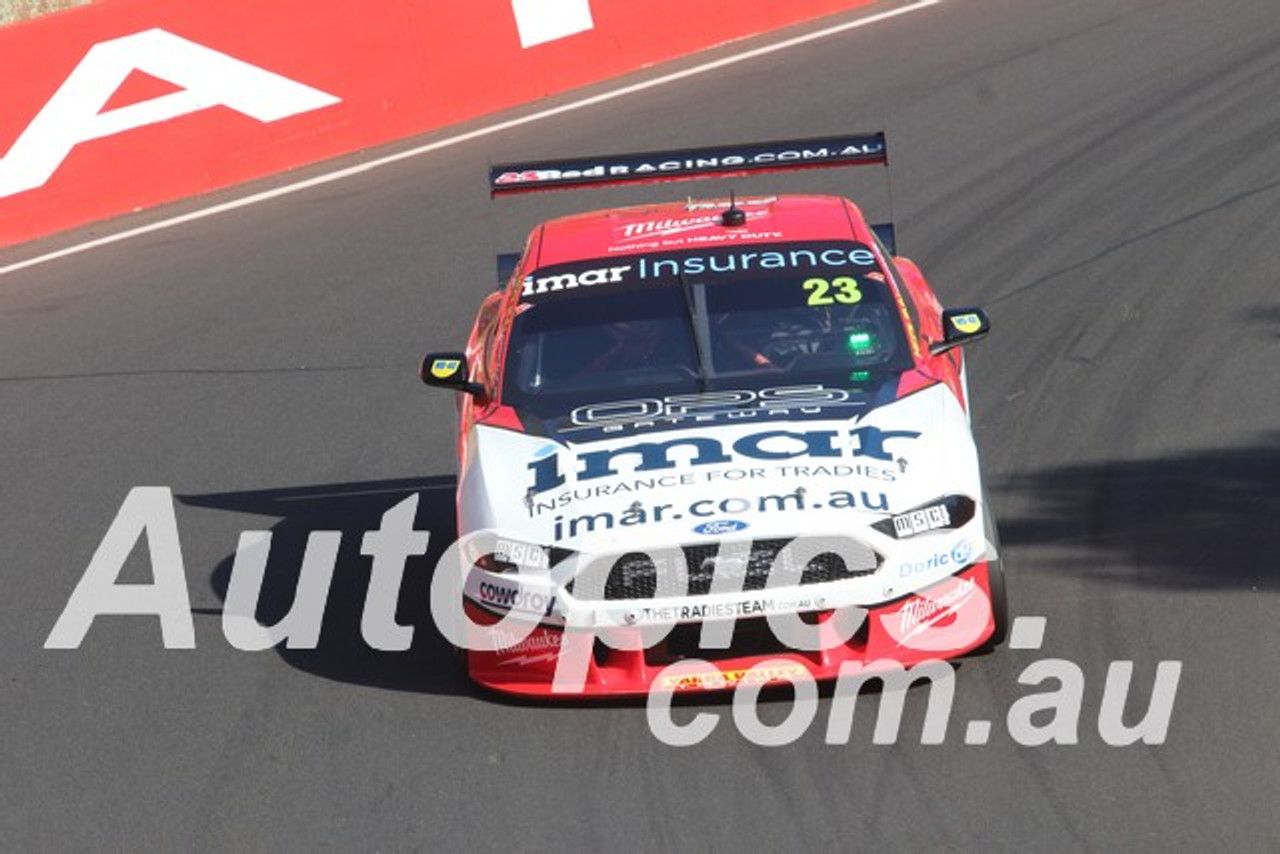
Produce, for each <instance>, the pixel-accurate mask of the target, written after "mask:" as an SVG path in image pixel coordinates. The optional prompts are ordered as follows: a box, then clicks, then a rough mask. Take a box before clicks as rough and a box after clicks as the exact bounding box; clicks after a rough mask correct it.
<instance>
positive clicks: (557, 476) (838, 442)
mask: <svg viewBox="0 0 1280 854" xmlns="http://www.w3.org/2000/svg"><path fill="white" fill-rule="evenodd" d="M919 435H920V433H919V432H917V431H915V430H881V429H880V428H879V427H871V426H866V427H858V428H855V429H853V430H849V431H848V437H849V438H851V439H853V440H854V441H853V442H852V443H851V444H850V446H849V447H847V448H846V447H843V446H844V445H845V444H846V442H847V440H846V438H845V436H844V434H842V433H841V432H840V431H838V430H805V431H795V430H764V431H761V432H758V433H749V434H747V435H745V436H742V437H740V438H738V439H737V440H736V441H734V442H733V445H732V447H731V448H730V449H729V450H730V451H732V453H729V452H728V451H726V449H725V443H724V442H722V441H721V440H720V439H718V438H716V437H714V436H688V437H685V438H680V439H671V440H669V441H666V442H636V443H633V444H630V445H621V446H619V447H616V448H609V449H606V450H600V451H587V452H585V453H580V454H578V455H577V462H578V470H577V471H576V472H574V473H573V474H574V478H575V479H576V480H577V481H584V480H595V479H597V478H601V477H612V476H614V475H618V474H621V472H620V471H619V470H618V469H617V468H615V467H614V463H615V461H616V460H618V458H620V457H621V458H624V459H630V460H633V461H635V460H638V462H636V464H635V466H634V467H633V468H632V471H637V472H645V471H660V470H662V469H671V468H675V467H676V466H677V465H678V464H679V462H680V461H682V459H683V458H685V457H688V456H689V450H692V451H693V456H692V457H691V458H689V459H688V465H691V466H707V465H717V464H723V463H732V462H734V461H735V460H738V459H747V460H765V461H769V462H777V461H780V460H792V459H796V458H797V457H825V458H839V457H843V456H846V454H847V455H848V456H851V457H870V458H871V459H875V460H892V459H893V455H892V454H891V453H890V452H889V450H888V448H886V444H887V443H888V442H890V441H892V440H895V439H897V440H908V439H915V438H916V437H918V436H919ZM677 448H680V449H684V453H683V454H681V455H679V457H678V458H677V457H676V455H675V454H674V453H673V452H674V451H675V450H676V449H677ZM528 469H529V470H530V471H531V472H533V484H532V487H531V490H532V493H533V494H534V495H536V494H538V493H541V492H546V491H547V490H548V489H555V488H556V487H558V486H562V485H564V483H565V479H566V478H565V475H564V473H562V472H561V471H560V455H559V454H548V455H547V456H545V457H542V458H541V459H537V460H534V461H533V462H531V463H529V465H528Z"/></svg>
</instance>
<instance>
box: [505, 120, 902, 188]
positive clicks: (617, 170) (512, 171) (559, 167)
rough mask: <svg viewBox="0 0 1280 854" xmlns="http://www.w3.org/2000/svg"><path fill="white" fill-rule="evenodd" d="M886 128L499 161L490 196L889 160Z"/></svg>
mask: <svg viewBox="0 0 1280 854" xmlns="http://www.w3.org/2000/svg"><path fill="white" fill-rule="evenodd" d="M888 162H889V154H888V148H887V147H886V144H885V137H884V133H883V132H877V133H870V134H848V135H844V136H823V137H812V138H809V139H789V140H778V141H775V142H755V143H748V144H745V145H728V146H711V147H709V148H684V149H676V150H672V151H645V152H636V153H632V154H613V155H602V156H599V157H580V158H568V159H563V160H542V161H535V162H529V163H499V164H497V165H496V166H492V167H490V169H489V194H490V195H491V196H505V195H513V194H516V193H531V192H537V191H540V190H568V189H578V188H585V187H608V186H616V185H619V184H648V183H656V182H662V181H692V180H697V179H700V178H734V177H743V176H746V175H752V174H756V173H763V172H785V171H790V170H794V169H823V168H830V167H836V166H864V165H868V164H878V163H882V164H886V165H887V164H888Z"/></svg>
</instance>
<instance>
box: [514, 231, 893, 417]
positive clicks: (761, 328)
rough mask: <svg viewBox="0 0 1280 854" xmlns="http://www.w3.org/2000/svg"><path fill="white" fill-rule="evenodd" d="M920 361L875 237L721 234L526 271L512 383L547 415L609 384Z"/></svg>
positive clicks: (756, 377) (651, 385) (885, 370)
mask: <svg viewBox="0 0 1280 854" xmlns="http://www.w3.org/2000/svg"><path fill="white" fill-rule="evenodd" d="M910 366H911V358H910V354H909V351H908V349H907V344H906V338H905V335H904V333H903V330H902V323H901V320H900V318H899V315H898V314H897V310H896V307H895V304H894V300H893V296H892V293H891V292H890V290H889V288H888V286H887V285H886V284H885V278H884V274H883V272H882V271H881V270H880V269H879V266H878V265H877V263H876V260H875V255H874V254H873V253H872V252H871V250H870V248H869V247H867V246H865V245H864V244H861V243H855V242H851V241H839V242H836V241H832V242H823V243H778V244H765V245H759V244H756V245H751V246H745V245H744V246H729V247H725V246H720V247H717V248H714V249H707V250H691V251H690V250H686V251H681V252H667V253H652V254H646V255H629V256H624V257H620V258H604V259H595V260H588V261H583V262H577V263H573V264H563V265H556V266H554V267H544V268H542V269H539V270H536V271H534V272H533V273H531V274H530V275H528V276H527V277H526V278H525V280H524V283H523V292H522V294H521V301H520V305H519V306H518V308H517V316H516V318H515V322H514V323H513V325H512V329H511V335H510V343H509V346H508V351H507V359H506V367H505V372H504V380H503V392H502V396H503V400H504V402H505V403H508V404H509V405H512V406H516V407H526V408H531V409H533V410H534V411H538V412H540V414H542V415H544V416H545V415H550V414H554V412H555V411H556V410H559V411H564V408H565V407H572V406H574V405H576V404H577V403H578V402H580V401H585V400H599V399H601V397H602V396H603V395H608V394H618V395H619V396H626V395H628V394H630V393H631V392H633V391H638V390H644V391H646V392H647V391H651V390H652V391H655V392H658V391H661V392H663V393H694V392H698V391H705V390H710V389H717V388H726V387H729V386H730V385H743V386H750V385H753V384H754V383H755V382H757V381H759V382H764V383H776V382H777V381H779V380H785V381H792V380H806V381H808V380H820V381H826V382H837V383H841V384H848V383H849V382H854V381H871V380H874V379H880V378H885V377H886V376H888V375H892V374H896V373H898V372H901V371H902V370H905V369H906V368H909V367H910Z"/></svg>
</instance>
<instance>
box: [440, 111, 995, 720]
mask: <svg viewBox="0 0 1280 854" xmlns="http://www.w3.org/2000/svg"><path fill="white" fill-rule="evenodd" d="M867 163H878V164H885V165H887V155H886V144H885V138H884V135H883V134H881V133H876V134H857V135H847V136H837V137H827V138H821V139H803V140H785V141H779V142H767V143H758V144H751V145H743V146H728V147H715V148H705V149H692V150H681V151H662V152H642V153H635V154H626V155H618V156H604V157H594V158H578V159H572V160H556V161H544V162H536V163H523V164H503V165H498V166H495V167H493V169H492V170H491V174H490V182H491V184H490V187H491V192H492V193H493V194H494V195H501V194H507V193H519V192H528V191H534V190H545V189H565V188H583V187H590V186H603V185H617V184H626V183H641V182H655V181H672V180H684V179H690V178H711V177H727V176H738V175H747V174H752V173H756V172H765V171H774V172H780V171H784V170H788V169H798V168H812V167H819V166H846V165H859V164H867ZM894 244H895V240H894V234H893V230H892V227H891V226H886V225H871V224H869V223H868V222H867V221H866V219H864V217H863V214H862V212H861V211H860V210H859V208H858V207H857V206H855V205H854V203H853V202H851V201H849V200H848V199H846V198H842V197H839V196H828V195H776V196H752V197H744V198H740V199H739V198H735V197H733V196H732V195H731V196H730V198H727V199H723V198H716V199H709V200H702V201H693V200H688V201H679V202H659V203H654V204H646V205H641V206H636V207H624V208H616V209H610V210H600V211H593V212H590V213H584V214H579V215H574V216H568V217H564V218H560V219H554V220H551V221H549V222H545V223H543V224H541V225H538V226H536V227H535V228H534V229H533V231H532V233H531V234H530V236H529V239H528V241H527V243H526V245H525V248H524V251H523V252H522V253H521V254H520V255H519V256H514V257H508V258H506V259H505V264H504V262H503V261H502V260H501V259H500V265H501V266H504V272H503V274H502V275H501V276H500V280H499V287H498V290H497V291H496V292H494V293H491V294H490V295H489V296H488V297H487V298H485V299H484V300H483V301H482V302H481V304H480V308H479V313H478V315H477V317H476V320H475V324H474V327H473V329H472V331H471V334H470V337H469V339H468V341H467V344H466V349H465V351H457V352H435V353H429V354H427V355H426V356H425V357H424V359H423V361H422V365H421V368H420V371H419V373H420V376H421V378H422V380H423V381H424V382H425V383H427V384H428V385H431V386H437V387H442V388H445V389H451V390H453V391H454V392H456V394H457V404H458V413H459V437H458V455H459V478H458V487H457V522H458V531H459V535H460V546H461V547H460V549H459V554H460V556H461V557H460V564H461V565H460V566H459V567H458V568H457V569H458V572H459V577H458V586H457V591H458V593H459V595H460V597H461V599H462V608H461V610H462V613H463V615H464V616H465V621H466V626H467V630H468V632H469V633H470V634H469V636H468V639H467V641H466V642H465V643H464V644H460V646H465V647H466V649H465V650H464V651H463V654H464V655H465V659H466V667H467V670H468V673H469V675H470V677H471V678H472V679H473V680H475V681H476V682H478V683H479V684H481V685H483V686H485V687H488V688H491V689H495V690H498V691H502V692H508V693H513V694H520V695H534V696H549V695H553V694H568V695H577V696H602V695H639V694H644V693H646V692H649V691H651V690H654V689H662V690H670V691H697V690H715V689H724V688H732V687H734V686H737V685H741V684H749V683H750V684H769V683H773V682H785V681H795V680H796V679H800V678H813V679H815V680H831V679H836V678H838V677H839V675H840V673H841V670H842V667H843V668H845V669H846V670H849V669H859V668H861V669H864V670H866V671H867V672H872V671H874V670H875V669H877V668H889V667H907V666H911V665H914V664H917V663H919V662H922V661H926V660H933V659H947V658H952V657H956V656H960V655H964V654H966V653H970V652H972V651H974V650H979V649H988V648H991V647H994V646H995V645H997V644H999V643H1000V642H1001V641H1002V640H1003V637H1004V633H1005V631H1006V624H1007V622H1008V617H1007V605H1006V597H1005V583H1004V572H1003V567H1002V564H1001V560H1000V556H999V554H998V548H999V546H998V538H997V535H996V526H995V521H994V519H993V517H992V514H991V509H990V507H989V505H988V502H987V500H986V497H985V494H984V492H983V487H982V480H981V475H980V471H979V462H978V453H977V449H976V447H975V444H974V441H973V437H972V435H971V431H970V417H969V396H968V390H967V384H966V372H965V364H964V358H963V356H962V352H961V350H960V345H963V344H966V343H969V342H972V341H975V340H977V339H979V338H981V337H982V336H984V335H986V334H987V332H988V329H989V321H988V319H987V317H986V315H985V314H984V313H983V312H982V311H981V310H980V309H978V308H953V309H950V310H944V309H943V308H942V306H941V305H940V304H939V301H938V299H937V297H936V296H935V295H934V293H933V292H932V290H931V289H930V287H929V285H928V284H927V283H926V281H925V279H924V277H923V276H922V275H921V273H920V270H919V269H918V268H917V267H916V265H915V264H913V263H912V262H911V261H909V260H907V259H905V258H901V257H897V256H896V255H895V251H896V250H895V247H894ZM440 571H442V570H437V572H440ZM444 571H452V570H444Z"/></svg>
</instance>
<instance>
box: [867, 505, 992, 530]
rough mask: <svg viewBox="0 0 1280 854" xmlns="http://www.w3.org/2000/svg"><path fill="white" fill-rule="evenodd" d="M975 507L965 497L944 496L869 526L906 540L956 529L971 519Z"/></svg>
mask: <svg viewBox="0 0 1280 854" xmlns="http://www.w3.org/2000/svg"><path fill="white" fill-rule="evenodd" d="M975 507H976V505H975V504H974V501H973V499H972V498H969V497H967V496H964V495H946V496H943V497H942V498H939V499H938V500H937V501H931V502H929V503H928V504H924V505H922V506H920V507H916V508H914V509H912V510H908V511H906V512H905V513H899V514H897V515H896V516H891V517H889V518H888V519H881V520H880V521H879V522H876V523H875V524H873V525H872V526H871V527H872V528H875V529H876V530H877V531H879V532H880V533H882V534H886V535H888V536H890V537H893V538H894V539H895V540H905V539H907V538H908V537H914V536H917V535H919V534H927V533H928V532H930V531H944V530H951V529H953V528H959V527H961V526H962V525H964V524H965V523H966V522H968V521H969V520H970V519H972V518H973V514H974V512H975Z"/></svg>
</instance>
